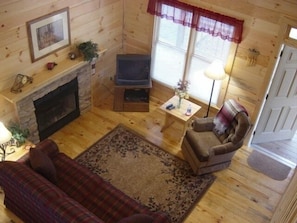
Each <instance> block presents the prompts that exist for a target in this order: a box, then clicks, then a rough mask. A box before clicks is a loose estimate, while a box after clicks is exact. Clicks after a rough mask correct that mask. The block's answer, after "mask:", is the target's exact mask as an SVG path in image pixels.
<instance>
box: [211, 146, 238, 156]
mask: <svg viewBox="0 0 297 223" xmlns="http://www.w3.org/2000/svg"><path fill="white" fill-rule="evenodd" d="M240 147H241V145H238V144H236V145H235V144H233V143H232V142H227V143H223V144H221V145H217V146H213V147H211V148H209V156H210V157H212V156H215V155H222V154H226V153H231V152H233V151H235V150H237V149H238V148H240Z"/></svg>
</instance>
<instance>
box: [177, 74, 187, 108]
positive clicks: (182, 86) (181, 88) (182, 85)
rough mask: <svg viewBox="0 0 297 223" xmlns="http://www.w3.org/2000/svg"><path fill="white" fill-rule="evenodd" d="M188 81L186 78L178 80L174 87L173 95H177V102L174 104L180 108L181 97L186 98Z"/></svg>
mask: <svg viewBox="0 0 297 223" xmlns="http://www.w3.org/2000/svg"><path fill="white" fill-rule="evenodd" d="M189 85H190V82H189V81H187V80H179V81H178V82H177V86H176V87H175V88H174V91H175V95H177V96H178V104H177V105H176V106H177V108H180V105H181V101H182V99H183V98H185V99H188V98H189V94H188V88H189Z"/></svg>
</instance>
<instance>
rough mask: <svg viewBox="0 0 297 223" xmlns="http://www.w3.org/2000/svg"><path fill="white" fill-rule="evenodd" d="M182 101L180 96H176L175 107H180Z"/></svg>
mask: <svg viewBox="0 0 297 223" xmlns="http://www.w3.org/2000/svg"><path fill="white" fill-rule="evenodd" d="M181 102H182V97H178V102H177V108H180V106H181Z"/></svg>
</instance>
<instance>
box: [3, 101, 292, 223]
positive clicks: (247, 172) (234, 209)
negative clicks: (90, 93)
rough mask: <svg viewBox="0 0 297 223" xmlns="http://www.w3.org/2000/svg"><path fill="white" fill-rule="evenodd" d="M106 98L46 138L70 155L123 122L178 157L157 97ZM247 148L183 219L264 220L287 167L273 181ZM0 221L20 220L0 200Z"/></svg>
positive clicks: (173, 131) (176, 137)
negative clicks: (136, 103) (140, 106)
mask: <svg viewBox="0 0 297 223" xmlns="http://www.w3.org/2000/svg"><path fill="white" fill-rule="evenodd" d="M112 101H113V98H112V96H111V97H110V98H109V99H108V100H107V101H106V102H104V103H102V104H101V105H98V107H94V108H92V110H91V111H89V112H87V113H85V114H83V115H81V116H80V117H79V118H77V119H76V120H75V121H73V122H71V123H70V124H69V125H67V126H66V127H64V128H63V129H61V130H59V131H58V132H56V133H55V134H54V135H52V136H51V137H50V138H52V139H53V140H55V141H56V142H57V143H58V145H59V148H60V150H61V151H63V152H65V153H66V154H68V155H69V156H70V157H73V158H74V157H76V156H77V155H78V154H79V153H81V152H82V151H84V150H85V149H86V148H88V147H89V146H90V145H92V144H93V143H94V142H96V141H97V140H98V139H99V138H100V137H102V136H103V135H105V134H106V133H108V132H109V131H110V130H112V129H113V128H114V127H115V126H116V125H118V124H119V123H123V124H125V125H127V126H129V127H131V128H133V129H135V130H136V131H138V132H139V133H140V134H142V135H144V136H145V137H146V138H147V139H148V140H150V141H152V142H153V143H155V144H157V145H158V146H160V147H162V148H163V149H165V150H167V151H168V152H170V153H172V154H174V155H176V156H179V157H182V158H183V156H182V153H181V149H180V143H181V142H180V136H181V133H182V131H181V130H182V128H181V125H180V124H179V123H175V124H173V125H172V126H171V127H170V128H169V129H167V130H166V131H164V132H162V133H161V132H160V130H161V127H162V124H163V123H164V118H165V115H164V113H163V112H162V111H160V110H159V109H158V107H159V106H160V105H161V102H159V101H158V100H156V99H154V100H153V101H152V102H151V104H150V112H113V111H112ZM251 151H252V149H251V148H248V147H245V146H244V147H243V148H242V149H240V150H239V151H238V152H237V153H236V155H235V157H234V158H233V161H232V164H231V166H230V167H229V168H228V169H226V170H223V171H219V172H217V173H214V175H215V176H216V177H217V178H216V180H215V182H214V183H213V185H212V186H211V187H210V188H209V190H208V191H207V193H206V194H205V195H204V196H203V198H202V199H201V200H200V201H199V203H197V205H196V206H195V207H194V209H193V210H192V212H191V213H190V214H189V216H188V217H187V219H186V220H185V222H187V223H224V222H226V223H239V222H240V223H268V222H270V218H271V216H272V213H273V211H274V209H275V207H276V205H277V203H278V201H279V200H280V198H281V196H282V194H283V192H284V190H285V188H286V186H287V185H288V183H289V180H290V178H291V177H292V174H293V173H292V172H291V173H290V175H289V177H288V179H286V180H284V181H276V180H273V179H270V178H269V177H266V176H265V175H263V174H261V173H258V172H256V171H254V170H253V169H251V168H250V167H249V166H248V164H247V158H248V156H249V154H250V153H251ZM160 189H161V188H160ZM1 199H3V195H2V198H1ZM2 203H3V202H2ZM11 219H12V221H11ZM0 222H3V223H6V222H7V223H8V222H10V223H11V222H15V223H19V222H22V221H20V220H19V219H18V218H16V217H15V216H14V215H13V214H12V213H11V212H9V211H8V210H6V209H5V207H4V206H3V205H1V206H0Z"/></svg>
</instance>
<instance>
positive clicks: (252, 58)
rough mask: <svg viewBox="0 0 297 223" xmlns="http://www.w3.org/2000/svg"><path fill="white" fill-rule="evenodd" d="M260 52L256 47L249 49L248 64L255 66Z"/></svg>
mask: <svg viewBox="0 0 297 223" xmlns="http://www.w3.org/2000/svg"><path fill="white" fill-rule="evenodd" d="M259 55H260V52H259V51H258V50H256V49H249V52H248V58H247V64H248V66H255V65H256V63H257V59H258V56H259Z"/></svg>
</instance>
